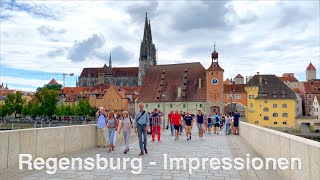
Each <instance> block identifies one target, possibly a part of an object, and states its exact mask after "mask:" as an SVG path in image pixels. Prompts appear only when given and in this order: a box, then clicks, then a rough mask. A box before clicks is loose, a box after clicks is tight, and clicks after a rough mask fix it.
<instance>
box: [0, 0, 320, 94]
mask: <svg viewBox="0 0 320 180" xmlns="http://www.w3.org/2000/svg"><path fill="white" fill-rule="evenodd" d="M319 9H320V5H319V2H318V1H312V0H309V1H277V0H272V1H259V2H254V1H242V0H241V1H221V0H219V1H208V0H203V1H201V0H198V1H189V2H185V1H175V2H170V1H153V2H148V1H138V2H131V1H128V2H126V1H120V2H119V1H107V0H106V1H93V2H89V1H85V2H82V1H80V0H79V1H67V2H63V1H53V0H52V1H7V0H1V3H0V32H1V36H0V73H1V74H0V83H1V82H3V83H8V86H9V88H15V89H23V90H35V88H37V87H39V86H42V85H43V84H45V83H47V82H48V81H49V80H50V79H51V78H55V79H57V80H58V82H61V83H62V75H56V73H58V74H59V73H75V75H79V74H80V73H81V70H82V68H84V67H99V66H103V64H104V63H108V56H109V53H110V52H111V53H112V60H113V66H138V59H139V57H138V55H139V47H140V42H141V40H142V36H143V28H144V27H143V26H144V18H145V13H146V12H148V17H149V18H150V19H151V28H152V35H153V41H154V43H155V45H156V48H157V49H158V64H170V63H183V62H195V61H197V62H201V63H202V65H203V66H204V67H205V68H208V67H209V65H210V63H211V58H210V56H211V52H212V51H213V44H214V42H216V49H217V51H218V52H219V62H220V65H221V66H222V67H223V68H224V69H225V78H230V77H234V76H235V75H237V74H238V73H240V74H242V75H243V76H249V75H254V74H256V72H257V71H259V72H261V73H267V74H277V75H281V74H282V73H285V72H294V73H295V74H296V76H297V78H298V79H299V80H305V69H306V66H307V65H308V64H309V63H310V62H312V63H313V64H314V65H315V66H316V68H317V69H319V71H320V36H319V34H320V32H319V31H320V30H319V29H320V27H319V26H320V25H319V24H320V20H319ZM319 71H318V73H317V76H318V77H320V74H319ZM75 81H76V76H73V77H67V82H66V85H67V86H75Z"/></svg>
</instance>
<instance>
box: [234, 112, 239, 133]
mask: <svg viewBox="0 0 320 180" xmlns="http://www.w3.org/2000/svg"><path fill="white" fill-rule="evenodd" d="M239 119H240V114H239V113H238V111H237V110H235V112H234V114H233V126H234V131H235V134H236V135H239Z"/></svg>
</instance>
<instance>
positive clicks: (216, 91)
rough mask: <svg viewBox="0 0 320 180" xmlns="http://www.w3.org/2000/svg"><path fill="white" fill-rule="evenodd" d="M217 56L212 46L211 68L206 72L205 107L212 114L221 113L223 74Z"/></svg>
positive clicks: (222, 104)
mask: <svg viewBox="0 0 320 180" xmlns="http://www.w3.org/2000/svg"><path fill="white" fill-rule="evenodd" d="M218 57H219V54H218V52H217V51H216V45H214V51H213V52H212V54H211V66H210V67H209V68H208V69H207V71H206V79H207V107H208V111H209V112H212V113H216V112H217V113H223V109H224V103H223V72H224V69H222V68H221V67H220V65H219V61H218Z"/></svg>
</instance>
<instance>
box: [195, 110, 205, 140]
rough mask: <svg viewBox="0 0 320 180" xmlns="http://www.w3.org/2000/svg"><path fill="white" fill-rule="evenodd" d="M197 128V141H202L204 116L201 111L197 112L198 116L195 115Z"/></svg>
mask: <svg viewBox="0 0 320 180" xmlns="http://www.w3.org/2000/svg"><path fill="white" fill-rule="evenodd" d="M196 118H197V121H196V122H197V126H198V130H199V133H198V134H199V139H200V140H203V131H204V124H203V123H204V116H203V114H202V113H201V110H198V115H197V117H196Z"/></svg>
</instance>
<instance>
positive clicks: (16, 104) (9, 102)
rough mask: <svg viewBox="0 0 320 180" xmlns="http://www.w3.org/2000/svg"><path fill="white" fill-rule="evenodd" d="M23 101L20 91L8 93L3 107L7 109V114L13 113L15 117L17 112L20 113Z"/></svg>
mask: <svg viewBox="0 0 320 180" xmlns="http://www.w3.org/2000/svg"><path fill="white" fill-rule="evenodd" d="M24 102H25V101H24V100H23V99H22V94H21V93H20V92H16V93H13V94H9V95H8V96H7V99H6V100H5V108H6V109H7V113H8V115H12V114H14V117H15V118H16V117H17V114H21V112H22V109H23V104H24Z"/></svg>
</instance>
